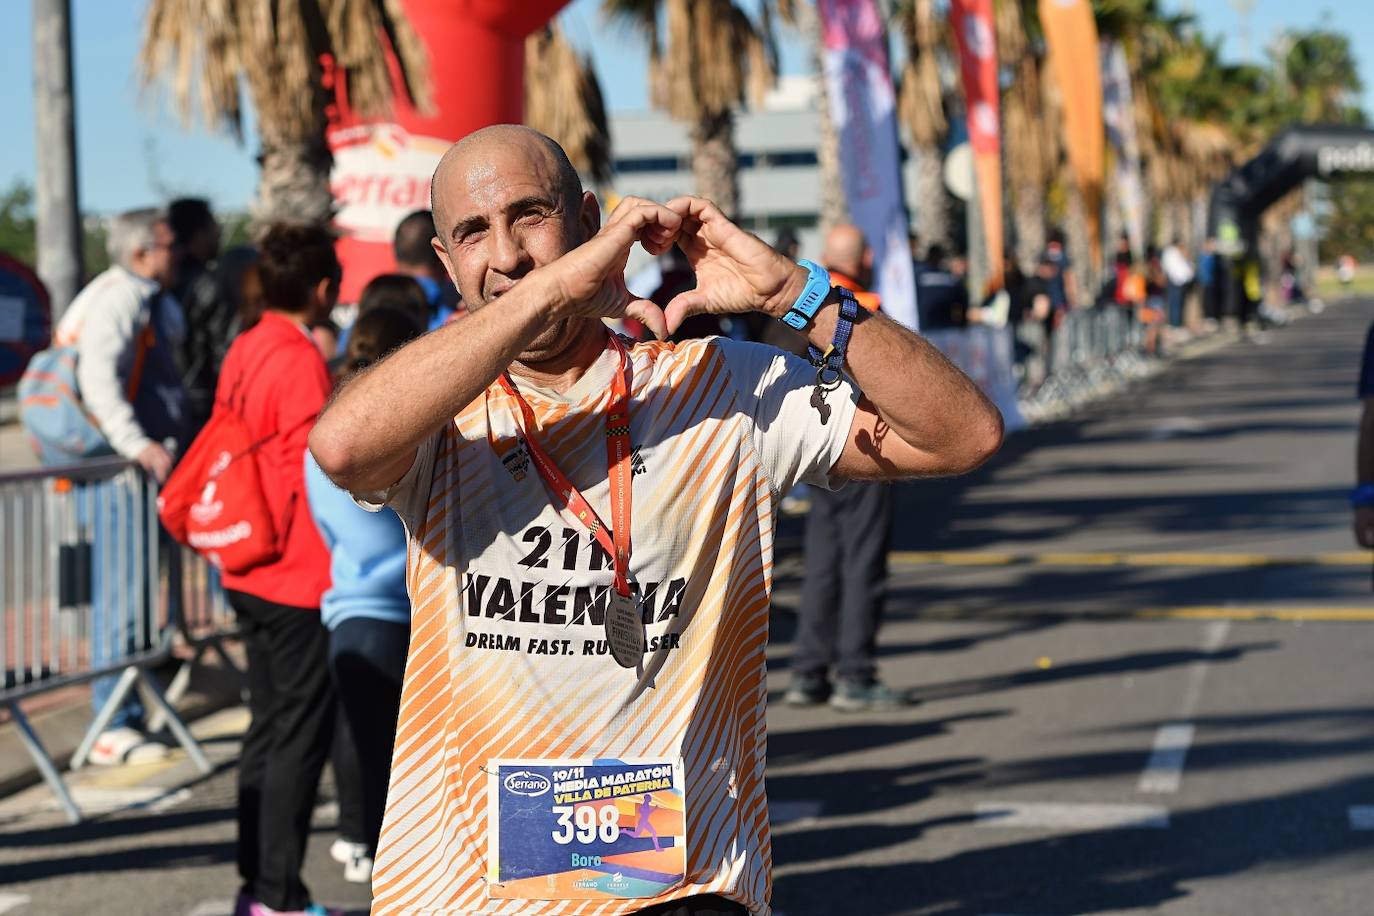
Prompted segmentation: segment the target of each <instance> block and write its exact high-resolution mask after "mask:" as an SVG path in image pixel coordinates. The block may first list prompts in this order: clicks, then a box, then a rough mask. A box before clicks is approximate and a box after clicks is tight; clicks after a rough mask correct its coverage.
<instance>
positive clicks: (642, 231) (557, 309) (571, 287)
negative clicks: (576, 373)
mask: <svg viewBox="0 0 1374 916" xmlns="http://www.w3.org/2000/svg"><path fill="white" fill-rule="evenodd" d="M681 228H682V217H681V216H679V215H678V214H677V213H675V212H674V211H672V210H669V209H668V208H667V207H665V206H663V205H662V204H656V203H654V202H653V201H649V200H644V199H642V198H638V197H626V198H625V199H624V200H622V201H621V202H620V204H619V205H618V206H617V207H616V208H615V212H614V213H612V214H611V218H610V219H609V220H607V222H606V225H605V226H603V227H602V228H601V231H600V232H598V233H597V234H596V235H594V236H593V237H592V238H590V239H588V240H587V241H586V242H584V243H583V244H581V245H579V246H578V247H576V248H574V249H573V250H572V251H570V252H568V253H567V254H565V255H563V257H561V258H559V259H558V260H557V261H554V262H553V263H552V264H549V265H547V266H546V267H543V268H541V272H542V271H547V277H548V280H549V282H550V283H551V284H552V285H553V289H554V295H553V309H554V311H553V314H552V316H551V317H552V318H553V319H554V320H558V319H560V318H566V317H584V318H622V317H626V316H628V317H630V318H634V319H637V320H638V321H640V322H641V323H642V324H644V326H645V327H647V328H648V329H649V330H651V331H653V333H654V336H656V337H658V338H659V339H660V340H661V339H663V338H664V337H666V336H667V335H668V328H667V323H666V322H665V321H664V318H663V311H662V309H660V308H659V307H658V306H657V305H655V304H654V303H652V302H650V301H649V300H647V299H637V298H635V297H634V296H632V295H630V292H629V290H628V289H626V287H625V263H626V261H627V260H628V259H629V257H630V248H631V247H632V246H633V245H634V243H635V242H639V243H640V244H641V245H643V246H644V250H645V251H647V252H649V253H650V254H652V255H659V254H662V253H663V252H665V251H667V250H668V249H669V248H670V247H672V246H673V245H674V244H675V243H676V242H677V237H678V232H679V231H680V229H681Z"/></svg>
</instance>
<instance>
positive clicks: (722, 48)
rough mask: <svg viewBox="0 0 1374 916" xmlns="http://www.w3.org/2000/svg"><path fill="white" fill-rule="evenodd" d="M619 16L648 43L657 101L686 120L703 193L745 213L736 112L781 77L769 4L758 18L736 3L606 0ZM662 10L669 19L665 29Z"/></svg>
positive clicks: (699, 189) (612, 13)
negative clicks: (741, 193)
mask: <svg viewBox="0 0 1374 916" xmlns="http://www.w3.org/2000/svg"><path fill="white" fill-rule="evenodd" d="M603 4H604V5H603V9H604V10H605V11H606V13H607V14H608V15H609V16H611V17H612V18H613V19H617V20H619V21H621V22H624V23H627V24H629V25H631V26H632V27H633V28H635V29H637V30H638V31H639V32H641V33H642V34H643V36H644V39H645V41H646V42H647V44H648V46H649V85H650V98H651V100H652V102H653V104H654V105H655V106H656V107H657V108H660V109H662V110H663V111H666V112H667V113H668V115H669V116H670V117H672V118H674V119H676V120H679V121H683V122H685V123H686V124H687V129H688V133H689V134H690V136H691V138H692V176H693V179H694V180H695V182H696V190H697V193H698V194H700V195H701V196H703V197H706V198H709V199H710V200H713V201H715V202H716V204H717V205H718V206H719V207H720V208H721V209H722V210H723V211H724V212H725V213H727V214H729V215H731V216H735V215H738V213H739V166H738V153H737V150H736V147H735V111H736V109H738V108H739V107H740V106H741V105H742V104H743V103H744V100H745V97H746V95H747V96H750V97H752V98H753V99H755V100H760V99H762V97H763V93H764V92H765V91H767V90H768V89H769V88H770V87H771V86H772V85H773V83H774V82H775V80H776V77H777V55H776V52H775V49H774V48H773V42H772V29H771V23H770V21H769V18H770V13H771V11H770V9H769V3H768V2H767V0H765V2H764V3H762V4H761V10H762V12H761V13H760V17H759V18H760V21H759V22H757V23H756V22H754V21H753V20H752V19H750V18H749V15H748V14H747V13H745V11H744V10H743V9H741V8H740V7H739V6H737V5H736V4H735V3H734V0H603ZM660 12H661V13H662V18H663V19H664V20H665V23H666V26H667V28H666V33H665V30H663V29H661V28H660V25H659V19H660Z"/></svg>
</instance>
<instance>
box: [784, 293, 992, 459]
mask: <svg viewBox="0 0 1374 916" xmlns="http://www.w3.org/2000/svg"><path fill="white" fill-rule="evenodd" d="M805 284H806V272H805V271H804V270H802V269H801V268H798V269H797V270H796V271H794V272H793V275H792V277H791V279H790V280H789V281H788V283H787V284H786V285H785V287H784V288H783V290H782V291H781V292H780V293H779V295H778V296H777V297H776V298H775V299H774V300H773V301H772V302H770V303H769V306H768V309H767V311H768V313H769V314H771V315H773V316H774V317H775V318H777V317H781V316H782V315H783V314H785V313H786V311H787V309H788V308H790V307H791V304H792V303H793V302H795V301H796V299H797V296H799V295H800V294H801V290H802V288H803V287H804V286H805ZM838 318H839V306H838V305H836V304H833V303H831V304H827V305H826V306H824V307H823V308H822V309H821V310H820V311H819V312H817V313H816V318H815V321H813V322H812V324H811V327H810V329H809V330H808V331H807V337H808V339H809V340H810V342H811V344H812V345H813V346H815V347H817V348H818V349H820V350H821V351H822V352H823V351H824V350H825V349H826V348H827V347H829V346H830V344H831V342H832V341H833V340H834V338H835V325H836V322H837V319H838ZM845 371H846V372H847V373H848V374H849V377H850V378H852V379H853V380H854V383H855V384H856V385H857V386H858V387H859V389H860V390H861V391H862V392H863V393H864V396H865V397H867V398H868V400H869V401H870V402H871V403H872V404H873V407H874V409H876V410H877V412H878V415H879V416H880V417H881V418H882V419H883V421H884V422H885V423H886V424H887V425H888V427H889V428H890V429H891V431H892V433H893V434H895V435H896V436H897V437H898V438H900V439H901V440H902V441H903V442H905V443H906V444H907V445H909V446H911V447H912V448H913V449H917V450H919V451H921V452H924V453H927V454H932V455H940V456H942V457H943V458H944V459H946V460H947V461H948V464H949V465H950V466H953V467H972V466H976V465H977V464H979V463H981V462H982V461H983V460H984V459H985V458H986V457H987V455H988V454H990V452H991V451H995V450H996V447H997V444H998V443H1000V442H1001V439H1002V415H1001V413H999V412H998V410H997V408H996V407H994V406H993V404H992V402H990V401H989V400H988V399H987V398H986V397H985V396H984V395H983V393H982V392H981V391H980V390H979V389H978V386H977V385H975V384H974V383H973V382H972V381H970V380H969V378H968V376H966V375H964V373H963V372H961V371H959V369H958V368H957V367H956V366H955V365H954V364H953V363H951V362H950V361H949V360H948V359H946V358H945V356H944V354H943V353H941V352H940V351H939V350H937V349H935V347H933V346H931V344H930V343H929V342H928V341H926V340H925V338H923V337H921V336H920V335H919V334H916V333H915V332H913V331H910V330H908V329H906V328H905V327H903V326H901V325H900V324H898V323H897V322H895V321H893V320H892V319H890V318H888V317H886V316H885V315H882V314H876V315H874V314H868V313H866V312H862V311H861V314H860V316H859V321H857V322H856V323H855V325H854V332H853V335H852V336H851V337H850V340H849V347H848V350H847V351H846V359H845Z"/></svg>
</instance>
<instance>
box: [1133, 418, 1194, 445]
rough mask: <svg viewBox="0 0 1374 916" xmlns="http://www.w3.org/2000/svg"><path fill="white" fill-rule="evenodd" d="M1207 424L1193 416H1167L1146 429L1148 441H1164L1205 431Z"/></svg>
mask: <svg viewBox="0 0 1374 916" xmlns="http://www.w3.org/2000/svg"><path fill="white" fill-rule="evenodd" d="M1206 429H1207V426H1206V425H1205V424H1204V423H1202V421H1200V420H1196V419H1194V418H1193V417H1166V418H1165V419H1163V420H1160V421H1158V422H1157V423H1155V424H1153V425H1152V426H1151V427H1150V428H1149V429H1148V430H1146V431H1145V437H1144V438H1145V440H1146V441H1147V442H1162V441H1163V440H1165V439H1173V438H1176V437H1178V436H1191V435H1194V434H1196V433H1200V432H1203V431H1204V430H1206Z"/></svg>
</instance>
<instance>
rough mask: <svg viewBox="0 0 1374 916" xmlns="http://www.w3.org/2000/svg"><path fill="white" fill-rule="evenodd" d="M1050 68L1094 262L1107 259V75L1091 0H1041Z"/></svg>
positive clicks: (1042, 21) (1041, 15)
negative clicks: (1104, 196) (1101, 66)
mask: <svg viewBox="0 0 1374 916" xmlns="http://www.w3.org/2000/svg"><path fill="white" fill-rule="evenodd" d="M1040 26H1041V28H1042V29H1043V30H1044V32H1045V43H1046V44H1047V45H1048V46H1049V52H1050V55H1049V56H1050V69H1051V71H1052V72H1053V74H1054V78H1055V82H1056V83H1057V84H1058V86H1059V92H1060V96H1061V97H1062V98H1063V103H1064V144H1065V146H1067V147H1068V150H1069V165H1070V167H1071V168H1072V169H1073V174H1074V179H1075V181H1076V183H1077V184H1078V190H1079V193H1080V194H1081V195H1082V198H1083V209H1084V211H1085V215H1086V216H1087V221H1088V244H1089V245H1090V246H1091V249H1092V258H1093V262H1094V263H1095V264H1096V263H1100V262H1101V260H1102V179H1103V171H1104V170H1105V166H1104V163H1103V158H1104V149H1103V148H1104V140H1103V129H1102V79H1101V72H1100V71H1099V69H1098V51H1097V23H1096V21H1094V19H1093V11H1092V5H1091V4H1089V3H1088V0H1040Z"/></svg>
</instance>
